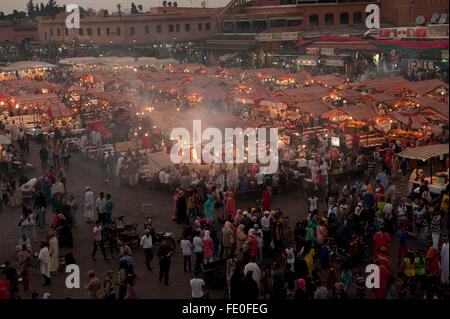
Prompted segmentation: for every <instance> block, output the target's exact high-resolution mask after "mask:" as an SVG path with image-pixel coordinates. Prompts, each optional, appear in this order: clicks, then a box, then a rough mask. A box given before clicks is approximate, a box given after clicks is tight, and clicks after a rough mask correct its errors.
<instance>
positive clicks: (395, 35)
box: [378, 25, 448, 39]
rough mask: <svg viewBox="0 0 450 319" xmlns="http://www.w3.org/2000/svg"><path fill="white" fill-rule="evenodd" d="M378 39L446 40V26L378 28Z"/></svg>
mask: <svg viewBox="0 0 450 319" xmlns="http://www.w3.org/2000/svg"><path fill="white" fill-rule="evenodd" d="M378 38H379V39H405V38H406V39H417V38H418V39H423V38H428V39H437V38H448V25H430V26H426V27H399V28H380V29H379V30H378Z"/></svg>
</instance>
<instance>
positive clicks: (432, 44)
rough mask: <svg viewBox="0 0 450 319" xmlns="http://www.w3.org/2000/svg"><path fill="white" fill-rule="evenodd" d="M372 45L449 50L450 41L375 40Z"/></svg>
mask: <svg viewBox="0 0 450 319" xmlns="http://www.w3.org/2000/svg"><path fill="white" fill-rule="evenodd" d="M370 43H372V44H374V45H376V46H382V47H384V48H393V49H395V48H404V49H410V50H430V49H448V48H449V46H448V41H403V40H374V41H370Z"/></svg>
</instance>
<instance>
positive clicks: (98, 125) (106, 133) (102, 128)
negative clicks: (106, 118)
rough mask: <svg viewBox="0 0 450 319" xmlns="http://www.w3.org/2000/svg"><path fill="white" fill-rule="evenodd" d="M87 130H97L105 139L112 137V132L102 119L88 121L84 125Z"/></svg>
mask: <svg viewBox="0 0 450 319" xmlns="http://www.w3.org/2000/svg"><path fill="white" fill-rule="evenodd" d="M86 130H87V131H88V132H92V131H96V132H99V133H100V135H101V136H102V137H103V138H105V139H110V138H111V137H112V133H111V131H110V130H109V128H108V127H107V126H106V125H105V123H103V121H97V122H92V123H89V124H88V126H87V127H86Z"/></svg>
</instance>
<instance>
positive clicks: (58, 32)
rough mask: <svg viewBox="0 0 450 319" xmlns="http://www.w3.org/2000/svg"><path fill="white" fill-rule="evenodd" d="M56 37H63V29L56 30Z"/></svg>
mask: <svg viewBox="0 0 450 319" xmlns="http://www.w3.org/2000/svg"><path fill="white" fill-rule="evenodd" d="M56 35H57V36H58V37H59V36H60V35H61V29H59V28H58V29H56Z"/></svg>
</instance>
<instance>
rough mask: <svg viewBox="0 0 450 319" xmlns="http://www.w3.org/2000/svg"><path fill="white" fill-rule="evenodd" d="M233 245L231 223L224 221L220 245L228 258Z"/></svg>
mask: <svg viewBox="0 0 450 319" xmlns="http://www.w3.org/2000/svg"><path fill="white" fill-rule="evenodd" d="M233 245H234V233H233V225H231V223H230V222H228V221H226V222H225V226H224V227H223V228H222V246H223V249H224V251H223V253H224V255H225V257H227V258H228V256H230V254H231V253H232V252H233Z"/></svg>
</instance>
